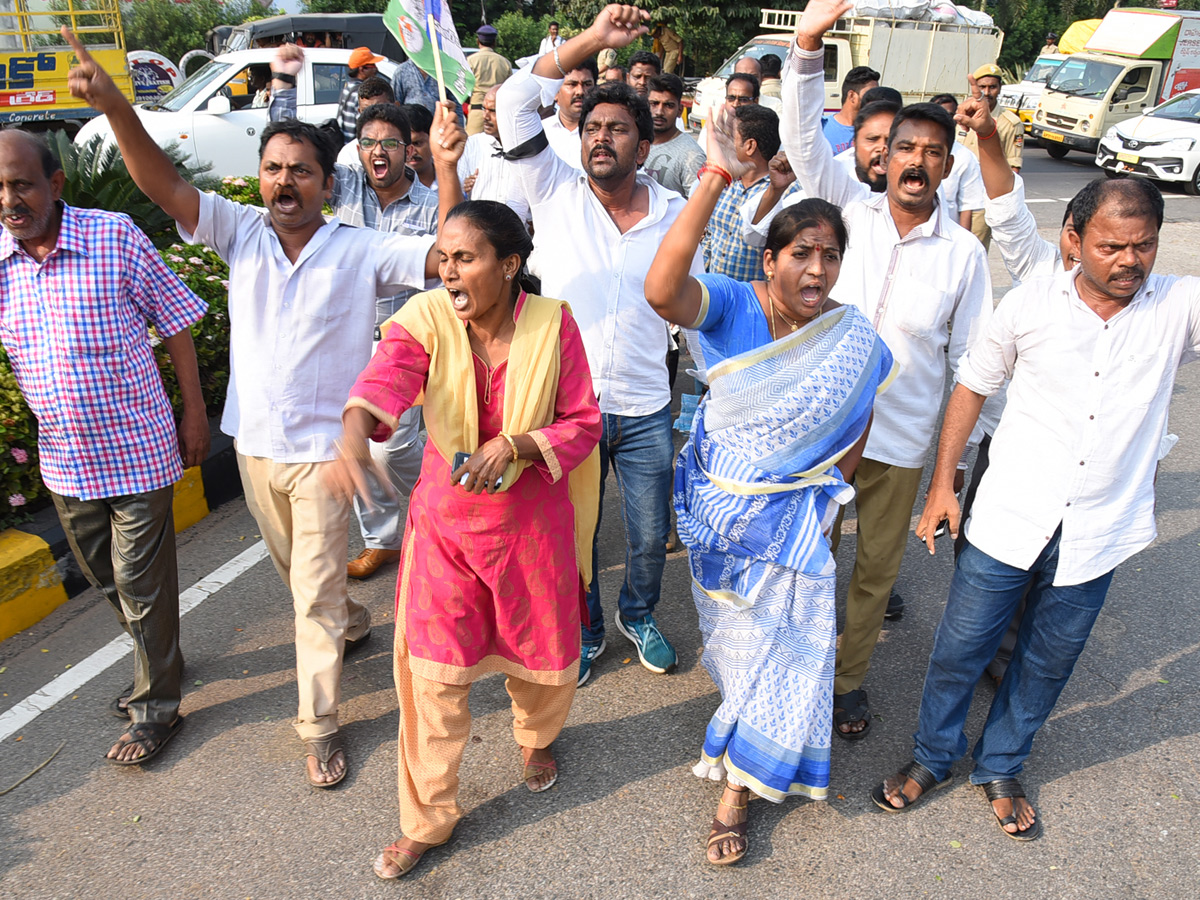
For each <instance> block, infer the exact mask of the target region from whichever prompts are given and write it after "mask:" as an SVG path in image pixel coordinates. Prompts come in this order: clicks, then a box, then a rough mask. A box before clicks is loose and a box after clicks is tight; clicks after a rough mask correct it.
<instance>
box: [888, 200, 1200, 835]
mask: <svg viewBox="0 0 1200 900" xmlns="http://www.w3.org/2000/svg"><path fill="white" fill-rule="evenodd" d="M1072 216H1073V220H1074V229H1073V231H1072V232H1071V235H1070V246H1071V255H1073V256H1076V257H1077V258H1078V259H1079V265H1078V266H1076V267H1075V268H1073V269H1071V270H1068V271H1060V272H1057V273H1055V274H1053V275H1050V276H1043V277H1036V278H1034V279H1032V280H1030V281H1028V282H1026V283H1024V284H1022V285H1021V286H1020V287H1018V288H1016V289H1014V290H1013V291H1011V292H1010V293H1009V294H1008V296H1006V297H1005V299H1004V302H1003V303H1001V304H1000V305H999V306H998V307H997V309H996V314H995V316H994V317H993V319H992V321H991V324H990V325H989V327H988V329H987V331H986V333H985V335H984V337H983V339H982V340H980V341H978V342H977V343H976V344H975V345H974V346H972V347H971V349H970V350H969V351H968V353H967V354H966V356H965V357H964V358H963V360H962V363H961V365H960V366H959V370H958V382H959V383H958V386H957V387H955V389H954V393H953V394H952V395H951V397H950V402H949V405H948V406H947V408H946V415H945V421H944V424H943V426H942V434H941V440H940V444H939V447H938V454H937V466H936V468H935V470H934V473H933V481H932V483H931V485H930V489H929V496H928V499H927V500H926V504H925V510H924V512H923V514H922V516H921V520H920V523H919V524H918V525H917V536H918V537H919V538H921V539H922V540H924V541H925V542H926V543H927V544H928V546H929V550H930V552H931V553H932V552H933V549H934V546H933V544H934V542H933V537H932V534H933V530H934V528H935V527H936V524H937V522H939V521H940V520H941V519H943V518H945V519H947V520H948V521H949V528H950V532H951V534H955V535H957V532H958V529H959V507H958V501H957V499H956V498H955V496H954V489H953V484H952V482H953V472H954V469H955V465H956V461H957V459H958V458H959V455H960V454H961V452H962V449H963V447H964V446H965V445H966V442H967V436H968V435H969V434H970V432H971V431H972V429H973V428H974V426H975V423H976V419H977V417H978V415H979V411H980V409H981V407H982V406H983V403H984V400H985V398H986V397H987V396H989V395H991V394H994V393H995V392H996V391H998V390H1000V388H1001V387H1002V386H1003V385H1004V384H1005V383H1006V382H1009V380H1010V379H1011V381H1010V382H1009V386H1008V402H1007V405H1006V408H1005V411H1004V416H1003V418H1002V419H1001V420H1000V424H999V427H998V428H997V430H996V435H995V437H994V439H993V441H992V451H991V463H990V465H989V467H988V470H987V473H986V474H985V475H984V476H983V482H982V484H981V485H980V488H979V493H978V495H977V496H976V498H975V505H974V508H973V509H972V511H971V515H970V518H969V519H968V520H967V522H966V538H967V545H966V547H965V549H964V550H963V552H962V553H961V555H960V556H959V558H958V561H957V563H956V565H955V571H954V578H953V581H952V582H951V585H950V595H949V599H948V600H947V603H946V609H945V612H944V613H943V616H942V621H941V624H940V625H939V626H938V629H937V633H936V635H935V637H934V646H933V650H932V652H931V654H930V658H929V667H928V671H927V674H926V677H925V687H924V691H923V693H922V697H921V709H920V713H919V716H918V724H917V731H916V734H915V735H914V750H913V759H912V762H910V763H908V764H907V765H905V766H904V767H903V768H902V769H901V770H900V771H899V772H897V773H896V774H894V775H892V776H890V777H889V778H887V779H886V780H885V781H884V782H883V783H882V784H880V785H879V786H877V787H876V788H875V790H874V792H873V793H872V798H873V800H874V802H875V803H876V804H877V805H878V806H879V807H880V808H881V809H883V810H885V811H888V812H897V811H901V810H904V809H909V808H912V807H913V806H914V805H916V804H917V803H919V802H920V801H922V800H924V799H925V797H926V796H927V795H928V794H929V793H930V792H932V791H933V790H934V789H936V788H937V787H940V786H942V785H944V784H946V783H947V782H948V781H949V780H950V767H951V765H952V764H953V763H954V762H955V761H956V760H957V759H958V758H959V757H960V756H962V754H963V753H964V752H965V751H966V749H967V738H966V735H965V733H964V725H965V722H966V717H967V714H968V711H969V709H970V703H971V698H972V695H973V693H974V690H975V684H976V682H977V681H978V679H979V677H980V676H981V675H982V674H983V671H984V668H985V666H986V665H987V663H988V661H989V660H990V659H991V658H992V655H993V653H994V652H995V650H996V647H997V645H998V644H999V643H1000V640H1001V637H1002V636H1003V634H1004V632H1005V630H1006V629H1007V627H1008V624H1009V619H1010V618H1011V616H1012V614H1013V611H1014V610H1015V609H1016V606H1017V604H1018V602H1019V601H1020V599H1021V597H1022V596H1023V595H1025V594H1026V592H1028V596H1027V602H1026V610H1025V614H1024V617H1023V620H1022V622H1021V627H1020V631H1019V633H1018V638H1017V644H1016V648H1015V649H1014V652H1013V657H1012V661H1011V663H1010V664H1009V666H1008V671H1007V672H1006V674H1005V676H1004V678H1003V680H1002V681H1001V683H1000V686H999V688H998V690H997V691H996V695H995V698H994V699H993V701H992V704H991V709H990V711H989V713H988V717H987V721H986V723H985V724H984V726H983V731H982V733H981V735H980V737H979V740H978V742H977V743H976V745H975V749H974V752H973V754H972V756H973V758H974V761H975V766H974V770H973V771H972V773H971V776H970V780H971V783H972V784H975V785H980V786H982V787H983V789H984V793H985V795H986V797H987V799H988V801H989V802H990V804H991V811H992V814H993V815H994V816H995V818H996V821H997V823H998V824H999V826H1000V828H1001V829H1002V830H1003V831H1004V832H1005V834H1007V835H1008V836H1009V837H1011V838H1013V839H1015V840H1019V841H1030V840H1033V839H1035V838H1037V837H1039V836H1040V835H1041V833H1042V831H1043V823H1042V819H1041V817H1040V816H1038V815H1037V814H1036V812H1035V810H1034V809H1033V807H1032V806H1031V805H1030V803H1029V802H1028V800H1026V799H1025V791H1024V789H1023V787H1022V786H1021V783H1020V782H1019V781H1018V780H1017V775H1019V774H1020V773H1021V771H1022V769H1023V768H1024V763H1025V760H1026V759H1027V758H1028V756H1029V753H1030V751H1031V748H1032V745H1033V740H1034V737H1035V736H1036V734H1037V732H1038V730H1039V729H1040V728H1041V726H1042V724H1043V723H1044V722H1045V721H1046V718H1047V717H1048V716H1049V714H1050V712H1051V711H1052V710H1053V708H1054V705H1055V703H1056V702H1057V700H1058V697H1059V694H1060V693H1061V692H1062V689H1063V688H1064V687H1065V686H1066V683H1067V680H1068V679H1069V678H1070V675H1071V672H1072V670H1073V668H1074V666H1075V662H1076V660H1077V659H1078V658H1079V654H1080V653H1081V652H1082V651H1083V648H1084V645H1085V643H1086V641H1087V638H1088V635H1089V634H1090V632H1091V629H1092V626H1093V625H1094V623H1095V621H1096V618H1097V616H1098V615H1099V613H1100V609H1101V607H1102V606H1103V603H1104V599H1105V596H1106V594H1107V591H1108V587H1109V584H1110V583H1111V581H1112V577H1113V572H1114V570H1115V568H1116V567H1117V566H1118V565H1120V564H1121V563H1122V562H1124V561H1125V560H1126V559H1128V558H1129V557H1131V556H1133V555H1134V554H1135V553H1137V552H1138V551H1140V550H1141V549H1142V548H1144V547H1146V546H1147V545H1148V544H1149V543H1150V542H1151V541H1152V540H1154V537H1155V524H1154V501H1155V496H1154V475H1155V471H1156V468H1157V464H1158V458H1159V436H1160V435H1161V434H1162V433H1163V429H1164V425H1165V423H1166V419H1167V410H1168V407H1169V404H1170V400H1171V394H1172V391H1173V388H1174V383H1175V376H1176V372H1177V370H1178V368H1179V366H1180V365H1181V364H1182V363H1184V362H1188V361H1191V360H1193V359H1195V358H1196V356H1197V355H1198V354H1200V281H1198V280H1197V279H1195V278H1177V277H1175V276H1170V275H1152V274H1151V270H1152V268H1153V266H1154V261H1155V255H1156V253H1157V250H1158V237H1159V230H1160V229H1161V227H1162V220H1163V201H1162V195H1161V194H1160V193H1159V191H1158V188H1157V187H1155V186H1154V185H1153V183H1151V182H1150V181H1147V180H1143V179H1130V180H1128V181H1108V180H1106V179H1103V178H1100V179H1097V180H1095V181H1093V182H1092V183H1090V184H1089V185H1087V186H1086V187H1085V188H1084V189H1083V190H1082V191H1080V192H1079V194H1077V195H1076V197H1075V200H1074V204H1073V208H1072ZM1048 385H1052V386H1053V389H1052V390H1048V389H1047V386H1048Z"/></svg>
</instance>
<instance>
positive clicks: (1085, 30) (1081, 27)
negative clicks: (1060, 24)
mask: <svg viewBox="0 0 1200 900" xmlns="http://www.w3.org/2000/svg"><path fill="white" fill-rule="evenodd" d="M1100 21H1101V20H1100V19H1080V20H1079V21H1078V22H1072V23H1071V24H1070V26H1069V27H1068V28H1067V30H1066V31H1064V32H1063V34H1062V37H1060V38H1059V39H1058V52H1059V53H1066V54H1067V55H1070V54H1072V53H1078V52H1080V51H1081V50H1082V49H1083V48H1084V46H1085V45H1086V44H1087V42H1088V41H1089V40H1091V37H1092V35H1093V34H1095V33H1096V29H1097V28H1099V27H1100Z"/></svg>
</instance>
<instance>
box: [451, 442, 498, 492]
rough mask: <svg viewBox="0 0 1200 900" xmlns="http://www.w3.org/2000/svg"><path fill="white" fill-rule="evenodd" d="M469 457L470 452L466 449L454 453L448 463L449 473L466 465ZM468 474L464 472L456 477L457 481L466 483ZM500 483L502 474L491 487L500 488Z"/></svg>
mask: <svg viewBox="0 0 1200 900" xmlns="http://www.w3.org/2000/svg"><path fill="white" fill-rule="evenodd" d="M470 458H471V454H470V453H467V452H466V451H459V452H458V453H455V454H454V459H453V460H452V461H451V463H450V472H451V474H453V473H454V472H457V471H458V470H459V467H461V466H464V465H466V463H467V460H468V459H470ZM469 474H470V473H469V472H467V473H464V474H463V477H462V478H460V479H458V483H459V484H466V483H467V476H468V475H469ZM502 484H504V476H503V475H501V476H500V477H499V478H497V479H496V486H495V487H494V488H493V490H497V491H498V490H500V485H502Z"/></svg>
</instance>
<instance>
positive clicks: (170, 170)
mask: <svg viewBox="0 0 1200 900" xmlns="http://www.w3.org/2000/svg"><path fill="white" fill-rule="evenodd" d="M62 36H63V38H64V39H65V40H66V41H67V43H68V44H70V45H71V49H73V50H74V51H75V55H76V56H77V57H79V65H78V66H76V67H75V68H74V69H72V70H71V73H70V74H69V75H68V76H67V86H68V87H69V88H70V90H71V94H72V96H75V97H78V98H80V99H81V100H84V101H85V102H86V103H87V104H88V105H89V106H91V107H92V108H93V109H96V110H98V111H99V112H101V113H103V114H104V115H106V116H108V122H109V124H110V125H111V126H112V130H113V134H114V135H116V138H117V146H118V147H119V148H120V150H121V156H122V157H123V158H124V160H125V165H126V167H127V168H128V169H129V174H130V175H131V176H132V177H133V180H134V183H135V184H137V186H138V187H139V188H141V189H142V191H143V192H144V193H145V194H146V196H147V197H149V198H150V199H151V201H153V202H154V203H155V204H156V205H158V206H160V207H162V210H163V212H165V213H166V214H167V215H168V216H170V217H171V218H172V219H174V220H175V221H176V222H178V223H179V224H180V226H182V228H183V230H184V231H186V232H188V233H189V234H192V233H195V231H196V227H197V226H198V225H199V224H200V192H199V191H198V190H196V188H195V187H194V186H192V185H190V184H188V183H187V181H185V180H184V179H183V176H182V175H180V174H179V171H178V170H177V169H176V168H175V164H174V163H172V162H171V160H170V158H169V157H168V156H167V154H165V153H163V151H162V149H161V148H160V147H159V146H158V144H156V143H155V142H154V139H153V138H152V137H150V135H149V134H147V133H146V129H145V128H144V127H143V126H142V122H141V120H140V119H139V118H138V116H137V113H136V112H135V111H134V109H133V107H132V106H130V105H129V101H128V100H127V99H125V95H124V94H122V93H121V91H120V90H119V89H118V88H117V86H116V84H114V83H113V80H112V78H111V77H110V76H109V74H108V73H107V72H105V71H104V69H103V68H101V66H100V64H99V63H97V62H96V61H95V60H94V59H92V55H91V54H90V53H88V52H87V49H86V48H85V47H84V46H83V44H81V43H79V39H78V38H77V37H75V35H74V34H73V33H72V32H71V29H69V28H67V27H66V26H65V25H64V26H63V28H62Z"/></svg>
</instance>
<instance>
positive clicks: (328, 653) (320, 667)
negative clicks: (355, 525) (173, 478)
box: [238, 453, 371, 741]
mask: <svg viewBox="0 0 1200 900" xmlns="http://www.w3.org/2000/svg"><path fill="white" fill-rule="evenodd" d="M325 465H327V464H326V463H277V462H275V461H273V460H270V459H264V458H262V457H258V456H245V455H243V454H241V453H239V454H238V469H239V470H240V472H241V474H242V487H243V488H244V489H245V491H246V505H247V506H249V507H250V512H251V513H252V514H253V516H254V520H255V521H256V522H257V523H258V528H259V530H260V531H261V532H262V536H263V540H264V541H266V544H267V549H268V550H269V551H270V553H271V561H272V562H274V563H275V568H276V569H277V570H278V572H279V577H280V578H282V579H283V583H284V585H285V586H286V587H287V588H288V590H290V591H291V592H292V603H293V605H294V607H295V611H296V686H297V688H298V689H299V693H300V706H299V710H298V712H297V713H296V723H295V725H296V733H297V734H299V735H300V739H301V740H303V741H310V740H316V739H319V738H327V737H329V736H330V735H333V734H336V733H337V730H338V702H339V701H340V700H341V691H342V684H341V682H342V651H343V648H344V645H345V642H346V640H358V639H359V638H360V637H362V636H363V635H364V634H366V633H367V632H368V631H369V630H370V628H371V614H370V613H369V612H368V611H367V609H366V608H365V607H363V606H361V605H359V604H358V603H355V602H354V601H353V600H351V599H350V597H349V595H348V594H347V593H346V556H347V547H348V537H347V528H348V527H349V524H350V504H349V503H348V502H346V501H343V500H338V499H336V498H334V496H333V495H332V494H331V493H330V492H329V490H328V489H327V488H326V487H325V485H324V484H323V483H322V481H321V470H322V469H323V468H324V467H325Z"/></svg>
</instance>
